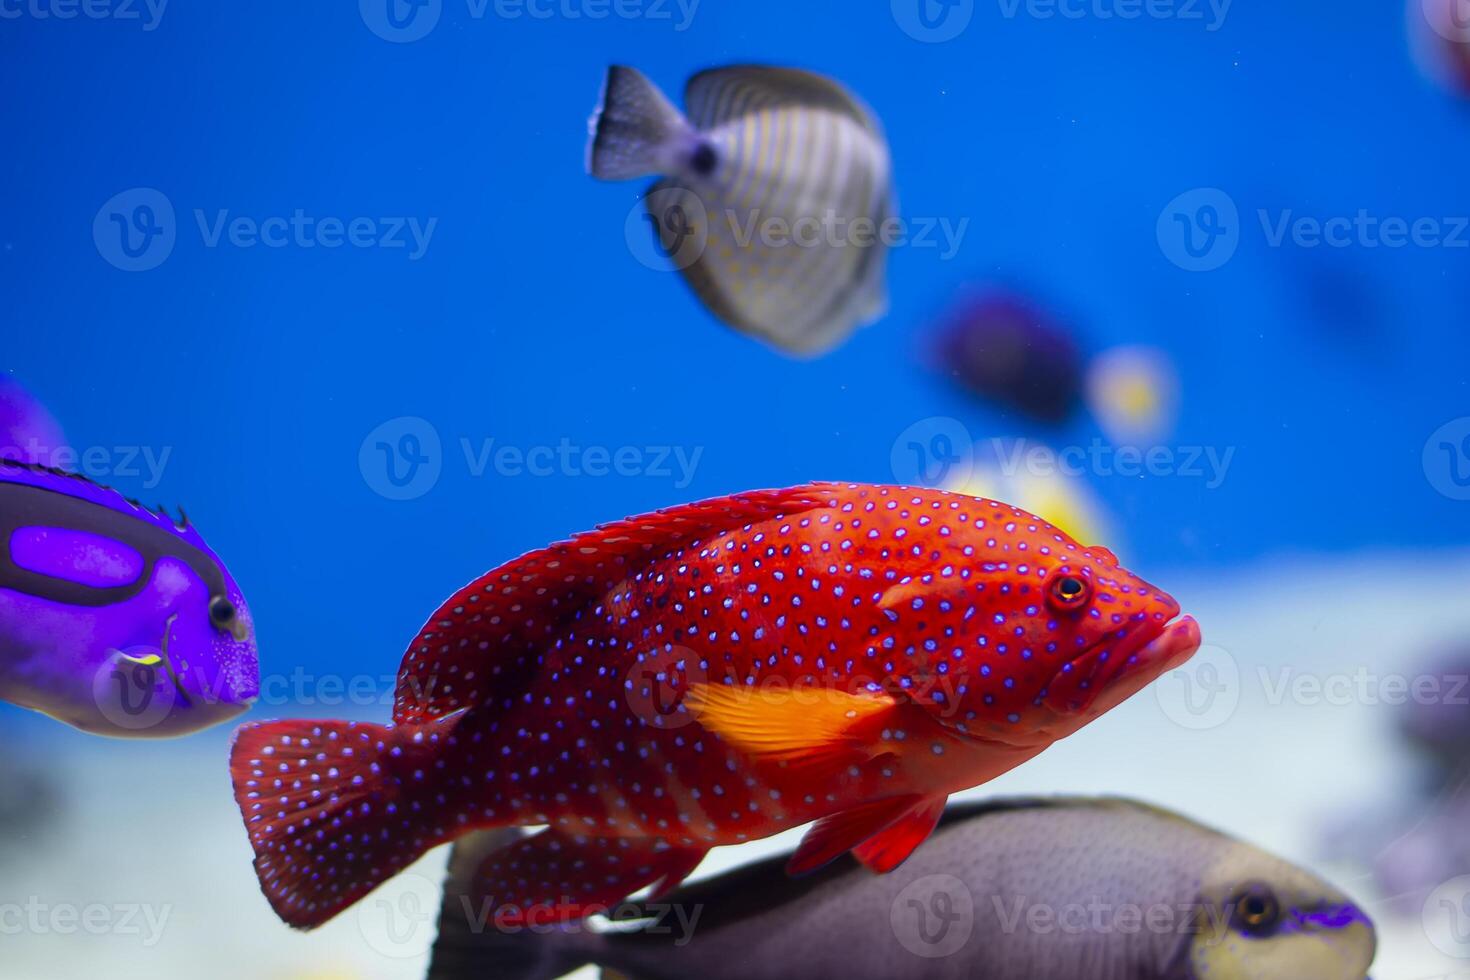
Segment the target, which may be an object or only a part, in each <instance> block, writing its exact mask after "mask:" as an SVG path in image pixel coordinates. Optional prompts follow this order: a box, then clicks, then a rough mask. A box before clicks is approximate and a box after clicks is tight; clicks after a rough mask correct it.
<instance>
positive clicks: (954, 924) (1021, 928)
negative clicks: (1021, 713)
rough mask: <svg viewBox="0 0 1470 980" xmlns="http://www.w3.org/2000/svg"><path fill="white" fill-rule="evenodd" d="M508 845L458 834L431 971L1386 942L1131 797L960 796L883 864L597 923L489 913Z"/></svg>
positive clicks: (1339, 909) (664, 967)
mask: <svg viewBox="0 0 1470 980" xmlns="http://www.w3.org/2000/svg"><path fill="white" fill-rule="evenodd" d="M482 833H488V834H489V835H490V837H492V838H493V836H494V833H495V832H482ZM501 843H503V842H501V841H498V840H493V839H488V838H486V837H483V836H475V837H470V838H466V839H465V840H462V841H461V842H460V843H459V844H458V845H456V852H455V854H454V855H453V857H452V858H451V864H450V868H451V876H450V881H449V883H448V885H447V887H446V890H445V901H444V907H443V911H442V913H441V918H440V931H439V940H438V944H437V945H436V947H435V950H434V957H433V963H432V965H431V967H430V970H429V980H478V978H482V977H497V978H502V980H512V978H513V980H550V978H553V977H559V976H562V975H564V974H566V973H568V972H570V971H572V970H574V969H577V968H579V967H582V966H586V965H588V964H592V965H596V966H600V967H601V968H602V969H603V971H604V972H603V976H604V977H612V976H618V977H626V978H633V980H683V978H687V977H699V978H701V980H726V978H728V980H736V978H738V980H767V978H771V980H775V978H786V977H834V978H837V977H840V978H842V980H908V978H914V980H919V978H923V980H961V978H966V980H969V978H973V980H1125V978H1126V980H1363V978H1364V977H1365V976H1366V974H1367V970H1368V967H1369V966H1370V965H1371V963H1372V961H1373V957H1374V954H1375V951H1376V935H1375V932H1374V928H1373V924H1372V922H1370V921H1369V919H1368V918H1367V916H1366V915H1364V913H1363V912H1362V911H1361V910H1360V909H1359V908H1358V907H1357V906H1356V905H1354V904H1353V903H1352V902H1351V901H1350V900H1349V899H1348V898H1347V897H1346V896H1344V895H1343V894H1342V893H1341V892H1339V891H1338V890H1337V889H1335V888H1333V887H1332V886H1331V885H1328V884H1326V883H1325V882H1323V881H1321V880H1320V879H1318V878H1317V877H1315V876H1314V875H1312V874H1309V873H1308V872H1306V871H1304V870H1302V869H1300V868H1298V867H1295V866H1293V865H1291V864H1289V863H1287V862H1286V861H1283V860H1281V859H1280V858H1277V857H1273V856H1272V855H1270V854H1267V853H1265V852H1263V851H1260V850H1258V849H1256V848H1255V847H1252V846H1250V845H1248V844H1244V843H1241V842H1239V841H1237V840H1234V839H1232V838H1230V837H1227V836H1225V835H1224V834H1221V833H1218V832H1216V831H1214V830H1210V829H1208V828H1206V827H1203V826H1200V825H1199V824H1196V823H1194V822H1192V821H1189V820H1187V819H1185V818H1184V817H1181V816H1178V815H1176V814H1172V813H1168V812H1166V811H1163V810H1159V809H1156V808H1154V807H1151V806H1148V805H1145V804H1141V803H1135V802H1130V801H1126V800H1114V799H1062V798H1059V799H1051V800H1036V799H1018V800H998V801H992V802H983V803H966V804H957V805H955V806H953V807H950V808H949V811H948V812H947V813H946V815H945V818H944V820H943V822H942V823H941V825H940V828H939V830H938V831H937V832H936V833H935V835H934V837H933V838H931V839H930V841H929V842H928V843H927V844H926V845H925V846H924V847H922V848H920V849H919V850H918V851H916V852H915V853H914V855H913V856H912V857H911V858H910V859H909V860H908V861H907V862H905V863H904V864H903V865H902V866H900V867H899V868H898V869H897V870H895V871H893V872H891V873H889V874H887V875H874V874H872V873H870V872H869V871H867V870H866V869H865V868H863V867H862V866H861V865H860V864H858V862H857V861H855V860H853V859H852V858H850V857H844V858H842V859H840V860H839V861H837V862H835V863H833V864H830V865H827V866H826V867H825V868H823V869H821V870H820V871H817V872H816V873H814V874H811V875H808V876H807V877H804V878H796V879H793V878H788V877H787V876H786V874H785V872H784V870H783V867H782V865H783V862H784V860H785V859H784V858H776V859H770V860H766V861H761V862H758V863H756V864H751V865H747V866H745V867H741V868H737V869H735V870H733V871H730V872H727V873H725V874H723V875H720V876H718V877H715V878H711V879H708V880H706V881H703V882H696V883H693V884H689V885H686V886H684V887H683V888H681V889H679V890H678V891H675V892H673V893H671V894H669V895H666V896H663V897H661V898H658V899H657V900H653V901H646V902H641V903H629V904H626V905H624V906H621V907H613V908H610V909H609V910H608V917H609V918H610V919H611V920H612V924H611V927H610V928H607V929H603V930H600V931H591V930H588V929H586V928H585V927H579V926H577V925H576V924H571V925H561V926H558V927H548V926H543V927H541V928H528V927H513V928H505V927H503V926H502V925H500V924H498V923H497V922H496V921H495V920H494V919H493V918H489V917H487V916H486V915H485V914H482V912H483V910H484V909H485V906H484V905H480V904H476V903H475V901H473V900H472V899H471V898H470V897H469V896H470V895H471V894H473V887H472V886H473V882H472V881H471V880H469V878H470V877H471V876H472V873H473V869H474V868H475V867H476V866H477V865H478V861H477V860H475V858H476V856H477V855H476V854H474V853H472V852H473V850H474V849H475V848H477V847H490V848H493V847H496V846H499V845H500V844H501Z"/></svg>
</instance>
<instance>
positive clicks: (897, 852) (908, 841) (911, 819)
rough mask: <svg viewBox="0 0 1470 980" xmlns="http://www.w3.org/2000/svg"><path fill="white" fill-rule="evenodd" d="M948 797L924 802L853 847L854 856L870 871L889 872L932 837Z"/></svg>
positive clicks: (939, 797)
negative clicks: (886, 827)
mask: <svg viewBox="0 0 1470 980" xmlns="http://www.w3.org/2000/svg"><path fill="white" fill-rule="evenodd" d="M946 799H947V797H944V796H935V797H931V798H929V799H926V800H923V801H921V802H920V803H919V804H918V805H917V806H915V807H914V808H913V809H912V810H909V812H907V813H905V814H904V815H903V816H901V817H899V818H898V820H897V821H896V822H895V823H893V824H891V825H889V827H888V829H887V830H884V831H880V832H879V833H878V834H876V835H875V836H873V837H869V838H868V839H867V840H865V841H863V842H862V843H861V844H859V845H858V846H857V847H854V848H853V849H852V856H853V857H855V858H857V859H858V860H859V861H861V862H862V863H863V864H864V865H865V866H866V867H867V868H868V869H869V870H870V871H876V872H877V873H878V874H880V875H881V874H887V873H888V872H890V871H892V870H893V869H894V868H896V867H898V866H899V865H900V864H903V863H904V861H906V860H908V856H909V855H910V854H912V853H914V848H916V847H918V846H919V845H920V844H922V843H924V841H926V840H928V838H929V835H930V834H932V833H933V832H934V827H935V826H936V825H937V824H938V823H939V818H940V817H941V816H943V815H944V802H945V800H946Z"/></svg>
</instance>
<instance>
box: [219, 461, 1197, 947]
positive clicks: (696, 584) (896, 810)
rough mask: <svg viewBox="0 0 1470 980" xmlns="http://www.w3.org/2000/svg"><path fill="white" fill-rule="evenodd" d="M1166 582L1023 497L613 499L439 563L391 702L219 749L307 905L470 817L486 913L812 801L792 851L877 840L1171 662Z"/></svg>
mask: <svg viewBox="0 0 1470 980" xmlns="http://www.w3.org/2000/svg"><path fill="white" fill-rule="evenodd" d="M1178 614H1179V605H1178V604H1177V603H1176V602H1175V601H1174V600H1173V599H1172V598H1170V597H1169V596H1168V595H1166V594H1164V593H1162V592H1160V591H1158V590H1157V589H1155V588H1154V587H1153V586H1151V585H1149V584H1147V583H1146V582H1143V581H1142V580H1140V579H1138V578H1136V577H1134V576H1133V575H1132V574H1130V573H1129V572H1127V571H1125V570H1123V569H1122V568H1119V567H1118V563H1117V559H1116V558H1114V557H1113V555H1112V554H1111V553H1110V552H1108V551H1107V550H1106V549H1103V548H1087V547H1084V546H1082V545H1079V544H1077V543H1076V542H1074V541H1073V540H1071V539H1070V538H1068V537H1067V536H1066V535H1065V534H1063V533H1062V532H1060V531H1058V530H1057V529H1056V528H1054V527H1052V526H1051V525H1049V524H1047V523H1046V522H1045V521H1042V520H1040V519H1039V518H1036V517H1033V516H1032V515H1030V514H1027V513H1026V512H1024V511H1021V510H1017V509H1016V508H1014V507H1011V506H1009V505H1006V504H1002V503H998V502H996V501H992V500H980V499H976V498H973V497H966V496H962V495H959V494H952V493H945V492H942V491H937V490H915V489H906V488H902V487H880V486H863V485H839V484H812V485H809V486H803V487H795V488H792V489H789V490H774V491H758V492H753V493H745V494H737V495H735V496H732V497H723V498H719V499H716V500H708V501H705V502H703V503H696V504H689V505H687V506H683V507H675V508H672V509H669V510H663V511H659V512H657V513H654V514H648V515H645V516H643V517H634V518H630V519H628V520H625V521H619V522H617V523H614V524H608V525H605V526H603V527H601V528H599V529H598V530H596V531H593V532H590V533H587V534H582V535H579V536H577V537H575V538H573V539H572V540H571V541H567V542H564V543H561V544H555V545H552V546H551V547H549V548H545V549H543V550H540V551H534V552H532V553H530V554H528V555H525V556H523V557H521V558H518V559H516V560H515V561H512V562H510V563H509V564H506V565H503V566H501V567H500V568H497V569H495V570H494V571H492V572H490V573H488V574H486V575H485V576H484V577H482V578H480V579H479V580H477V581H475V582H473V583H471V584H470V585H468V586H466V587H465V588H464V589H462V590H460V591H459V593H457V594H456V595H455V596H454V597H453V598H451V599H450V600H449V601H448V602H446V603H445V604H444V606H443V608H441V609H440V610H439V611H438V612H436V613H435V614H434V616H433V618H432V619H430V621H429V622H428V624H427V625H426V626H425V627H424V628H423V631H422V632H421V633H419V635H418V638H417V639H416V640H415V641H414V643H413V646H412V647H411V648H410V649H409V651H408V655H407V656H406V657H405V658H404V660H403V665H402V667H401V669H400V671H399V675H398V687H397V692H396V703H395V707H394V711H393V724H392V725H387V726H384V725H373V724H365V723H349V722H325V721H285V722H271V723H266V724H257V725H247V726H245V727H243V728H242V729H241V730H240V732H239V734H238V735H237V736H236V740H235V744H234V748H233V750H232V754H231V758H230V768H231V772H232V774H233V776H234V782H235V796H236V799H237V800H238V802H239V804H240V809H241V811H242V812H243V814H244V817H245V822H246V827H247V829H248V831H249V834H250V841H251V843H252V844H253V845H254V848H255V855H256V856H255V867H256V870H257V871H258V872H259V875H260V881H261V887H262V888H263V890H264V891H265V894H266V896H267V897H268V898H269V899H270V902H271V904H272V905H273V906H274V907H275V909H276V911H277V913H279V914H280V916H281V918H283V919H284V920H286V921H287V922H289V923H290V924H292V925H294V926H299V927H311V926H315V925H318V924H320V923H322V922H325V921H326V920H327V919H330V918H331V917H332V916H334V915H336V914H337V913H338V912H340V911H341V910H342V909H343V908H345V907H346V906H348V905H350V904H351V903H353V902H355V901H357V900H358V899H360V898H362V897H363V896H364V895H365V894H367V893H368V892H369V891H371V890H372V889H373V888H375V887H376V886H378V885H379V884H381V883H382V882H383V881H384V880H385V879H387V878H388V877H390V876H391V875H393V874H395V873H396V872H398V871H399V870H401V869H402V868H404V867H405V866H407V865H408V864H409V863H411V862H412V861H414V860H415V859H416V858H418V857H419V856H420V855H422V854H423V853H424V852H425V851H426V850H428V849H429V848H431V847H433V846H435V845H436V844H439V843H442V842H444V841H448V840H453V839H454V838H456V837H459V836H460V835H462V834H464V833H466V832H467V831H469V830H471V829H474V828H477V827H488V826H511V825H536V824H549V825H550V826H549V828H548V829H546V830H543V831H541V832H540V833H538V834H535V835H534V836H531V837H529V838H526V839H524V840H522V841H520V842H519V843H515V844H512V845H510V846H509V847H507V848H506V849H505V850H503V851H500V852H498V853H496V854H493V855H492V856H490V857H489V858H488V859H486V862H485V865H484V866H483V867H482V869H481V871H480V875H479V878H480V885H481V888H482V896H481V897H482V898H484V899H487V900H489V901H491V902H492V903H494V907H495V908H496V909H497V912H496V914H497V921H499V922H502V923H515V922H527V921H532V922H534V921H552V920H561V919H569V918H576V917H579V916H582V915H586V914H590V913H591V912H595V911H597V910H599V909H600V908H603V907H606V906H607V905H610V904H612V903H615V902H617V901H619V900H621V899H623V898H625V897H626V896H628V895H629V894H631V893H633V892H635V891H637V890H639V889H640V888H642V887H644V886H646V885H650V884H654V883H659V891H660V892H663V891H666V890H668V889H670V888H672V887H673V886H674V885H676V884H677V883H678V882H679V881H680V879H682V878H683V877H684V876H685V875H687V874H688V873H689V872H690V871H692V870H693V868H694V866H695V865H696V864H698V863H699V861H700V859H701V858H702V857H703V856H704V854H705V852H706V851H707V850H708V849H709V848H711V847H713V846H715V845H718V844H736V843H739V842H741V841H747V840H754V839H756V838H760V837H767V836H770V835H771V834H775V833H778V832H780V831H783V830H786V829H788V828H791V827H795V826H798V825H800V824H803V823H806V822H808V821H812V820H815V821H817V823H816V825H815V826H814V827H813V828H812V829H811V830H810V831H809V832H808V833H807V835H806V837H805V839H804V840H803V841H802V844H801V847H800V848H799V849H798V851H797V852H796V854H795V855H794V856H793V858H792V859H791V862H790V865H789V869H790V870H791V872H792V873H802V872H805V871H809V870H811V869H814V868H816V867H818V866H820V865H822V864H824V863H825V862H827V861H829V860H831V859H832V858H835V857H837V856H838V855H840V854H841V853H843V852H844V851H847V850H849V849H853V850H855V853H856V855H857V856H858V857H859V858H860V859H861V860H862V861H863V863H865V864H867V865H868V866H869V867H871V868H873V869H874V870H876V871H887V870H890V869H892V868H894V867H896V866H897V865H898V864H899V863H900V862H901V861H903V859H904V858H905V857H907V856H908V854H909V853H910V852H911V851H912V850H913V849H914V848H915V847H917V846H918V845H919V844H920V843H921V842H922V841H923V840H924V838H925V837H927V836H928V835H929V833H930V831H931V830H933V828H934V825H935V823H936V821H937V820H938V817H939V814H940V811H941V809H942V808H943V806H944V801H945V798H946V797H947V796H948V795H949V794H950V793H953V792H955V791H957V790H962V789H967V788H969V787H972V786H975V785H977V784H979V783H983V782H985V781H986V780H989V779H992V778H994V777H995V776H998V775H1000V774H1001V773H1003V772H1006V771H1007V770H1009V769H1012V768H1014V767H1015V766H1017V765H1019V764H1021V763H1022V762H1025V761H1026V760H1027V759H1030V758H1032V757H1033V756H1035V755H1036V754H1037V753H1039V752H1041V751H1042V750H1043V749H1045V748H1046V747H1047V746H1048V745H1050V744H1051V743H1052V742H1054V741H1056V740H1057V739H1059V738H1062V737H1063V736H1066V735H1069V734H1071V733H1072V732H1075V731H1076V730H1077V729H1079V728H1081V727H1082V726H1083V725H1085V724H1087V723H1088V722H1089V721H1091V720H1092V719H1094V718H1096V717H1098V716H1099V715H1101V714H1102V713H1103V712H1105V711H1107V710H1109V709H1110V708H1113V707H1115V706H1116V705H1118V704H1119V703H1121V702H1122V701H1123V700H1124V699H1126V698H1128V697H1130V696H1131V695H1133V694H1135V693H1137V692H1138V691H1139V690H1140V689H1142V688H1143V687H1144V686H1145V685H1147V684H1148V683H1149V682H1151V681H1152V680H1154V678H1156V677H1158V676H1159V675H1160V674H1161V673H1163V672H1164V671H1166V670H1169V669H1171V668H1173V667H1175V666H1177V665H1179V664H1180V663H1183V662H1184V661H1185V660H1187V659H1188V658H1189V657H1190V656H1191V655H1192V654H1193V653H1194V651H1195V649H1196V648H1197V647H1198V646H1199V642H1200V636H1199V628H1198V627H1197V626H1196V625H1195V623H1194V620H1192V619H1190V618H1189V617H1187V616H1186V617H1183V618H1179V619H1176V618H1175V617H1177V616H1178Z"/></svg>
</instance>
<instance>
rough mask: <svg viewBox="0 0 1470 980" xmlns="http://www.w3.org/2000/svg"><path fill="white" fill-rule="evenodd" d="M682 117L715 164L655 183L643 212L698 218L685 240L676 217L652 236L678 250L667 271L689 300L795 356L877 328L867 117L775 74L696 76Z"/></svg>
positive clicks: (879, 204)
mask: <svg viewBox="0 0 1470 980" xmlns="http://www.w3.org/2000/svg"><path fill="white" fill-rule="evenodd" d="M685 104H686V110H687V111H688V114H689V118H690V121H691V123H692V124H693V126H694V127H695V128H696V129H697V130H698V131H699V132H700V134H701V136H702V137H703V139H704V140H706V141H707V143H708V145H709V146H710V147H711V148H712V149H713V150H714V154H715V158H716V160H718V161H719V162H718V165H717V166H715V167H714V168H713V169H712V171H711V172H710V173H707V174H700V173H695V172H687V173H678V174H675V175H672V176H670V177H668V178H666V179H665V180H663V181H661V182H660V183H659V184H658V185H656V187H655V189H654V193H653V194H652V195H651V196H650V207H651V208H652V207H653V204H652V201H653V200H658V201H659V207H660V209H661V210H662V211H663V212H664V215H667V214H669V213H670V212H669V204H670V202H677V205H678V213H679V214H681V215H682V216H683V218H687V217H688V216H691V215H693V216H695V217H696V218H697V219H700V224H699V227H700V229H701V230H699V231H695V230H694V229H693V222H692V221H689V220H682V218H681V220H680V221H675V222H674V223H673V227H668V228H666V225H667V224H668V222H665V221H663V220H659V221H658V222H657V224H658V225H659V227H660V229H662V230H663V232H662V233H663V236H664V244H665V247H666V248H668V247H670V246H671V245H672V246H676V247H677V248H682V249H683V252H682V254H675V261H676V264H677V265H678V266H679V267H680V268H681V269H682V271H683V272H684V275H685V277H686V279H687V280H688V282H689V284H690V285H691V287H692V288H693V289H694V291H695V293H696V294H697V295H698V296H699V298H700V299H701V301H702V302H703V303H704V304H705V305H706V306H708V307H709V309H710V310H711V311H712V312H713V313H714V314H715V315H716V316H718V317H719V318H720V319H722V320H724V321H725V322H726V323H728V324H730V325H732V326H734V327H735V328H737V329H740V330H742V331H745V332H748V333H751V334H754V335H757V336H759V337H762V338H763V339H765V340H767V341H768V342H770V343H771V344H773V345H775V346H777V347H779V348H781V349H783V350H785V351H788V352H791V353H796V354H808V355H810V354H817V353H821V352H823V351H825V350H827V349H829V348H830V347H832V346H834V345H835V344H837V343H839V342H840V341H841V340H842V339H844V338H845V337H846V336H847V335H848V334H849V333H850V332H851V331H852V330H853V329H854V328H855V327H856V326H858V325H859V324H861V323H865V322H870V321H871V320H873V319H875V318H876V317H877V316H880V315H881V314H882V312H883V310H884V309H885V307H886V291H885V286H884V257H885V251H886V248H885V246H884V245H883V244H882V242H881V241H880V240H879V233H880V231H881V227H882V223H883V222H884V221H885V220H886V219H888V218H889V217H890V216H891V214H892V210H891V198H892V191H891V164H890V161H889V156H888V149H887V145H886V143H885V142H884V140H883V137H882V133H881V130H880V129H879V127H878V126H877V124H876V122H875V121H874V119H873V117H872V114H871V113H870V112H869V111H868V110H867V109H866V108H865V107H863V106H862V105H861V104H860V103H859V102H857V100H856V99H854V98H853V97H852V96H851V95H850V94H849V93H848V92H847V91H846V90H845V89H843V88H842V87H841V86H840V85H838V84H837V83H836V82H833V81H831V80H830V79H826V78H823V77H822V76H819V75H814V74H812V73H810V72H804V71H798V70H795V69H786V68H759V67H738V68H727V69H717V70H713V71H708V72H703V73H701V74H699V75H696V76H695V77H694V78H693V79H691V81H690V83H689V86H688V89H687V90H686V93H685ZM655 217H656V218H659V219H662V217H663V215H660V214H655ZM858 219H862V222H863V224H864V225H865V227H864V228H863V233H862V236H861V238H859V239H858V240H857V241H855V240H854V238H855V236H854V232H853V222H854V221H856V220H858ZM691 242H692V243H693V244H692V246H691Z"/></svg>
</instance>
